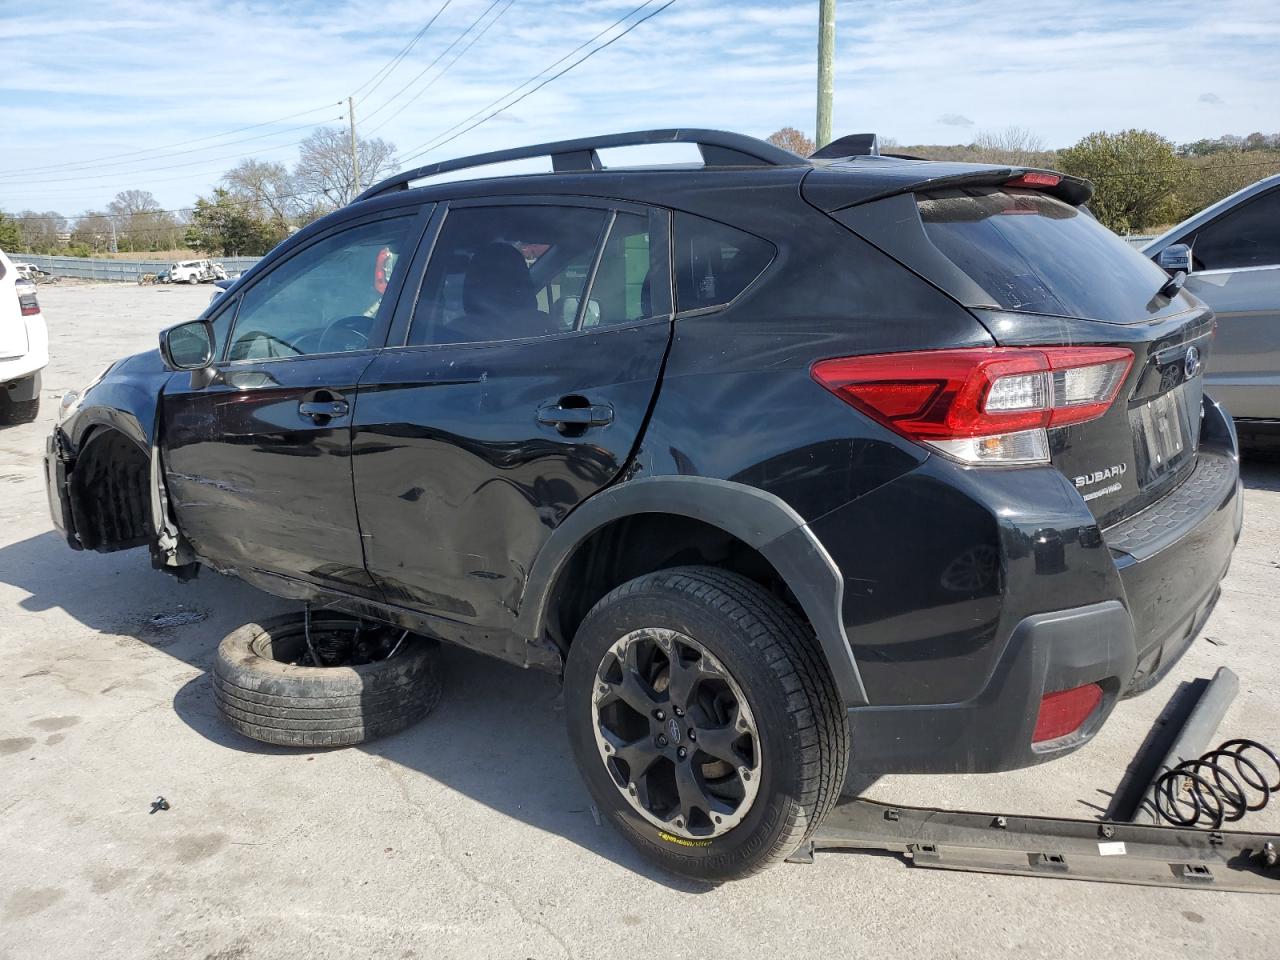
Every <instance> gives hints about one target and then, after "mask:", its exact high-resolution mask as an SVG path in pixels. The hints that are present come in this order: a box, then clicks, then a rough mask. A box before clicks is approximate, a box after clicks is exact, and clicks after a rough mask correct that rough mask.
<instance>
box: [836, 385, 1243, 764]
mask: <svg viewBox="0 0 1280 960" xmlns="http://www.w3.org/2000/svg"><path fill="white" fill-rule="evenodd" d="M894 487H900V489H897V490H894V489H890V488H894ZM864 500H866V501H868V502H866V503H862V502H861V501H859V502H856V503H855V504H850V505H848V506H847V507H845V508H841V510H839V511H835V513H834V514H831V515H828V516H826V517H823V518H819V520H817V521H815V522H814V523H813V524H811V526H812V528H813V529H814V530H815V532H816V533H818V535H819V538H820V539H821V540H822V541H823V543H824V544H825V545H827V547H828V549H829V550H830V551H831V553H832V555H833V558H834V559H835V561H836V563H837V565H838V566H839V567H840V569H841V571H842V573H843V574H844V576H845V584H846V590H845V604H844V617H845V629H846V633H847V635H848V637H849V639H850V643H851V646H852V647H853V650H854V654H855V659H856V660H857V663H858V667H859V671H860V673H861V675H862V679H863V682H864V685H865V687H866V689H867V693H868V699H869V701H870V703H869V705H861V704H849V705H848V713H849V720H850V724H851V728H852V732H853V739H852V743H853V745H854V746H853V755H852V763H853V765H854V767H855V768H856V769H858V770H860V771H862V772H864V773H868V774H879V773H890V772H909V773H945V772H968V773H977V772H990V771H997V770H1009V769H1014V768H1017V767H1025V766H1029V765H1031V764H1035V763H1041V762H1044V761H1046V760H1049V759H1052V758H1054V757H1057V756H1061V755H1063V754H1065V753H1068V752H1070V751H1072V750H1075V749H1077V748H1078V747H1080V746H1082V745H1083V744H1085V743H1087V742H1088V741H1089V740H1090V739H1091V738H1092V737H1093V736H1094V734H1096V733H1097V731H1098V730H1099V729H1100V728H1101V727H1102V725H1103V723H1104V722H1105V721H1106V719H1107V717H1108V715H1109V714H1110V712H1111V710H1112V708H1113V707H1114V706H1115V704H1116V702H1117V701H1118V700H1119V699H1121V698H1122V697H1124V696H1127V695H1132V694H1134V693H1137V692H1141V691H1142V690H1144V689H1146V688H1147V687H1149V686H1151V685H1152V684H1154V683H1155V682H1156V681H1158V680H1159V678H1160V677H1161V676H1163V674H1164V673H1165V672H1167V670H1168V669H1169V668H1170V667H1171V666H1172V665H1173V664H1174V663H1175V662H1176V661H1177V659H1178V658H1179V657H1180V656H1181V654H1182V653H1183V652H1185V650H1186V649H1187V647H1188V646H1189V645H1190V643H1191V641H1192V640H1193V639H1194V638H1195V636H1196V634H1197V632H1198V630H1199V628H1200V626H1201V625H1202V624H1203V623H1204V621H1205V620H1206V619H1207V618H1208V616H1209V613H1210V612H1211V611H1212V609H1213V605H1214V603H1215V602H1216V601H1217V597H1218V592H1219V581H1220V580H1221V578H1222V577H1223V576H1224V575H1225V574H1226V571H1227V567H1228V566H1229V564H1230V560H1231V554H1232V551H1233V549H1234V547H1235V542H1236V540H1237V538H1238V537H1239V533H1240V525H1241V521H1242V506H1241V504H1242V498H1241V495H1240V484H1239V465H1238V458H1237V454H1236V441H1235V435H1234V432H1233V430H1232V427H1231V421H1230V418H1229V417H1228V416H1227V415H1226V414H1225V413H1223V411H1222V410H1221V408H1220V407H1218V406H1217V404H1215V403H1214V402H1213V401H1212V400H1209V399H1206V400H1205V404H1204V421H1203V427H1202V435H1201V447H1200V456H1199V461H1198V464H1197V468H1196V471H1195V473H1193V474H1192V476H1191V477H1190V478H1188V480H1187V481H1185V482H1184V483H1183V484H1181V485H1180V486H1179V487H1178V488H1177V490H1175V491H1173V492H1172V493H1171V494H1170V495H1169V496H1168V497H1166V498H1164V499H1163V500H1161V501H1160V502H1158V503H1156V504H1154V505H1153V506H1152V507H1150V508H1149V509H1148V510H1146V511H1144V512H1143V513H1141V514H1139V515H1137V516H1135V517H1133V518H1130V519H1129V520H1127V521H1125V522H1124V523H1123V524H1120V525H1117V526H1116V527H1112V528H1110V529H1108V530H1106V531H1100V530H1099V529H1098V527H1097V526H1096V524H1095V523H1094V522H1093V518H1092V516H1091V515H1090V514H1089V512H1088V508H1087V507H1086V506H1085V504H1084V502H1083V501H1082V500H1081V499H1080V497H1079V495H1078V494H1077V493H1076V492H1075V490H1074V489H1072V488H1071V487H1070V485H1069V484H1068V482H1067V481H1066V479H1065V478H1064V477H1062V475H1061V474H1060V473H1058V472H1057V471H1056V470H1052V469H1039V468H1035V469H1027V470H1018V471H998V472H988V473H985V474H976V473H974V472H972V471H965V470H963V469H957V468H955V467H954V466H953V465H951V464H949V463H932V462H929V463H926V464H925V465H923V466H922V467H921V468H920V469H918V470H917V471H915V472H914V473H913V474H912V475H908V476H907V477H903V478H902V479H901V480H900V481H894V482H893V483H891V484H887V485H886V486H885V487H884V488H881V489H880V490H878V491H875V492H873V493H872V494H870V495H868V496H867V497H866V498H864ZM869 538H870V539H871V540H872V541H874V542H875V545H874V547H872V546H870V545H869ZM917 541H919V542H917ZM899 579H901V580H902V581H903V582H904V583H905V586H903V585H902V584H900V583H898V580H899ZM1087 683H1097V684H1099V686H1101V688H1102V691H1103V696H1102V700H1101V702H1100V703H1099V704H1098V706H1097V707H1096V708H1095V710H1094V711H1093V713H1091V714H1090V715H1089V717H1088V718H1087V719H1086V720H1085V722H1084V723H1083V724H1082V725H1081V726H1080V727H1079V728H1078V729H1077V730H1075V731H1074V732H1072V733H1070V734H1068V735H1067V736H1064V737H1062V738H1060V739H1057V740H1053V741H1049V742H1046V743H1041V744H1034V745H1033V744H1032V742H1031V737H1032V731H1033V730H1034V729H1035V724H1036V719H1037V716H1038V714H1039V710H1040V702H1041V699H1042V698H1043V696H1044V695H1045V694H1046V693H1052V692H1056V691H1059V690H1067V689H1071V688H1073V687H1077V686H1081V685H1083V684H1087Z"/></svg>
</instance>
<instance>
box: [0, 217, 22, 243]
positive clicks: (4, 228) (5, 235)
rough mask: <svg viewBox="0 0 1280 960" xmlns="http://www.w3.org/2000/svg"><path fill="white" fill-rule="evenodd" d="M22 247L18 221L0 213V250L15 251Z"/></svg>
mask: <svg viewBox="0 0 1280 960" xmlns="http://www.w3.org/2000/svg"><path fill="white" fill-rule="evenodd" d="M20 246H22V231H21V230H19V229H18V221H17V220H14V219H13V218H12V217H10V216H7V215H5V213H4V211H0V250H17V249H18V248H19V247H20Z"/></svg>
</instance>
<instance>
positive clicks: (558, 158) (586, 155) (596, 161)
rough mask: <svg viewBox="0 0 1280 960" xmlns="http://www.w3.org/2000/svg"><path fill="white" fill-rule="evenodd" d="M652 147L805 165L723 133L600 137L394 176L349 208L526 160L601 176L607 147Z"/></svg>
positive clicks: (734, 161)
mask: <svg viewBox="0 0 1280 960" xmlns="http://www.w3.org/2000/svg"><path fill="white" fill-rule="evenodd" d="M651 143H694V144H697V146H698V150H699V152H700V153H701V154H702V162H703V163H704V164H706V165H707V166H708V167H776V166H785V165H788V164H798V163H804V162H805V160H804V158H803V157H800V156H798V155H797V154H794V153H792V152H791V151H790V150H783V149H782V148H781V147H775V146H774V145H773V144H772V143H768V142H767V141H764V140H757V139H756V138H755V137H748V136H744V135H743V134H740V133H728V132H726V131H724V130H681V129H676V130H637V131H634V132H632V133H614V134H609V135H606V136H602V137H580V138H578V139H576V140H558V141H556V142H554V143H538V144H534V145H533V146H529V147H515V148H513V149H510V150H495V151H493V152H492V153H478V154H475V155H474V156H470V157H459V158H458V159H456V160H442V161H440V162H439V163H429V164H427V165H426V166H424V167H415V168H414V169H412V170H407V171H405V172H404V173H397V174H396V175H395V176H393V177H388V178H387V179H386V180H383V181H381V182H380V183H375V184H374V185H373V186H371V187H370V188H369V189H368V190H366V191H364V193H362V194H360V196H358V197H356V199H355V200H354V201H352V202H353V203H358V202H359V201H361V200H368V199H369V198H371V197H378V196H381V195H382V194H384V193H390V192H391V191H393V190H406V189H408V187H409V184H410V183H411V182H412V181H414V180H422V179H425V178H426V177H434V176H436V175H438V174H441V173H449V172H451V171H454V170H465V169H468V168H470V167H483V166H488V165H489V164H492V163H505V162H507V161H508V160H524V159H527V158H529V157H550V158H551V168H552V169H553V170H554V171H555V172H556V173H571V172H574V171H586V170H601V169H603V164H601V162H600V155H599V154H598V153H597V152H596V151H597V150H606V149H608V148H610V147H635V146H641V145H644V144H651Z"/></svg>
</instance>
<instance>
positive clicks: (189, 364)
mask: <svg viewBox="0 0 1280 960" xmlns="http://www.w3.org/2000/svg"><path fill="white" fill-rule="evenodd" d="M160 357H161V359H163V360H164V365H165V366H166V367H167V368H168V369H170V370H203V369H204V368H205V367H207V366H209V364H211V363H213V324H212V323H210V322H209V321H208V320H192V321H190V322H189V323H180V324H178V325H177V326H176V327H170V328H169V329H168V330H162V331H161V332H160Z"/></svg>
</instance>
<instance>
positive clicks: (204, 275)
mask: <svg viewBox="0 0 1280 960" xmlns="http://www.w3.org/2000/svg"><path fill="white" fill-rule="evenodd" d="M226 278H227V271H226V269H225V268H224V267H223V266H222V264H220V263H214V262H213V261H212V260H183V261H182V262H181V263H175V264H174V265H173V266H172V267H170V268H169V282H170V283H210V282H212V281H214V280H225V279H226Z"/></svg>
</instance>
